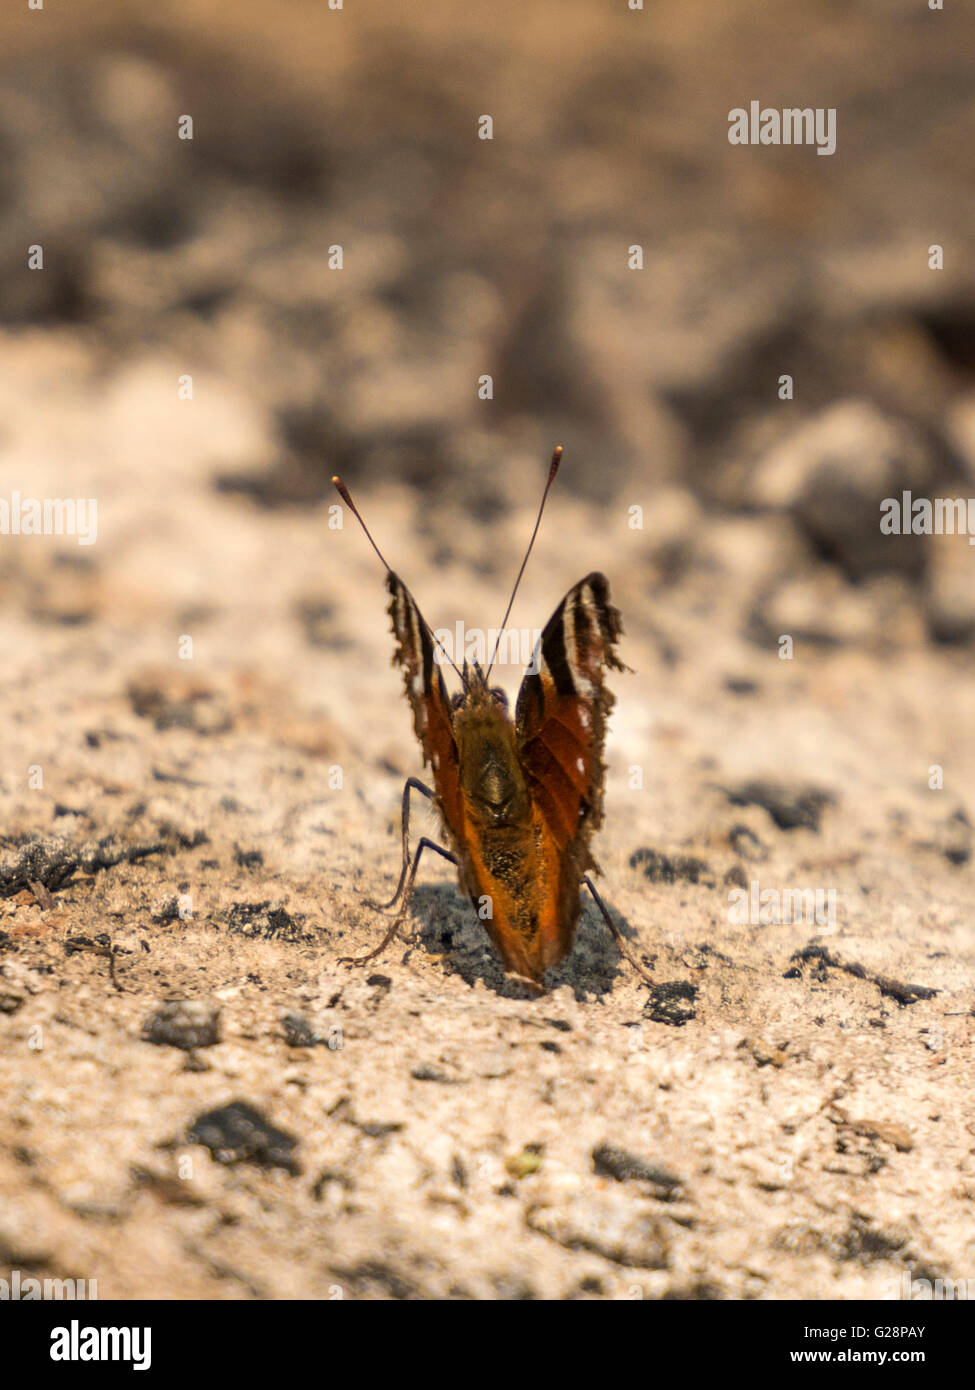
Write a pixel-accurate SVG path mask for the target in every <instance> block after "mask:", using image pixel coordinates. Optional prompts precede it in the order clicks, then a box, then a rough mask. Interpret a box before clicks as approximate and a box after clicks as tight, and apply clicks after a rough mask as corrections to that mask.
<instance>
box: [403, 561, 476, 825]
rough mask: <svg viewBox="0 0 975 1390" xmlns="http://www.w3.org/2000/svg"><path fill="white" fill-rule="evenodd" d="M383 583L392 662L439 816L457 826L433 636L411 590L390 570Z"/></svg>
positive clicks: (453, 766) (457, 802)
mask: <svg viewBox="0 0 975 1390" xmlns="http://www.w3.org/2000/svg"><path fill="white" fill-rule="evenodd" d="M386 588H387V589H388V590H389V593H390V600H389V608H388V610H387V611H388V613H389V616H390V618H391V619H392V623H393V636H394V637H395V638H396V651H395V653H394V655H393V665H394V666H398V667H399V668H400V670H401V671H402V672H403V683H404V685H405V686H406V698H407V699H408V700H409V703H410V709H411V710H412V711H413V728H414V730H415V732H416V736H417V739H418V740H419V743H420V747H421V748H422V749H423V761H424V763H425V764H426V763H428V764H429V765H430V767H431V768H432V769H433V780H434V783H435V785H436V789H437V795H438V797H439V799H440V805H441V808H442V810H443V814H444V817H445V819H446V821H447V824H448V826H450V827H456V826H459V825H460V824H461V823H462V817H463V813H462V806H461V789H460V776H459V765H458V758H457V743H456V740H455V738H454V729H453V719H452V717H451V709H450V698H449V696H448V694H447V687H446V685H445V684H444V679H443V675H442V674H441V671H440V667H439V666H438V665H437V663H436V661H434V646H433V638H432V637H431V636H430V632H429V629H428V628H427V625H426V623H425V622H424V621H423V617H422V615H421V613H420V610H419V608H417V606H416V601H415V600H414V598H413V595H412V594H411V593H410V591H409V589H408V588H407V587H406V585H405V584H404V583H403V581H402V580H401V579H400V578H399V576H398V575H396V574H393V572H392V571H390V572H389V574H388V575H387V578H386Z"/></svg>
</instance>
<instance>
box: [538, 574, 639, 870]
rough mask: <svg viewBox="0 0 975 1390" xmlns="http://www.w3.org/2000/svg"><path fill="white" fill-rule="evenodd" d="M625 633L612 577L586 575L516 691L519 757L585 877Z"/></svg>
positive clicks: (556, 836)
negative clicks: (611, 680) (609, 682)
mask: <svg viewBox="0 0 975 1390" xmlns="http://www.w3.org/2000/svg"><path fill="white" fill-rule="evenodd" d="M622 630H623V627H622V621H621V618H620V614H619V611H618V610H617V609H616V608H614V607H613V606H612V604H611V603H610V601H609V583H608V582H607V580H606V576H605V575H603V574H599V573H597V572H594V573H593V574H588V575H586V577H585V579H582V580H580V581H579V583H578V584H576V585H575V586H574V588H572V589H570V590H569V592H568V593H567V594H566V596H565V598H564V599H563V600H562V602H561V603H560V604H559V606H558V608H556V610H555V612H554V613H553V614H552V616H551V618H550V619H549V620H548V623H547V624H546V626H545V630H544V631H543V633H542V638H541V643H540V649H539V650H537V651H536V653H535V664H536V665H537V667H538V669H537V671H534V672H531V671H530V672H529V674H528V675H526V676H525V678H524V680H523V681H522V685H521V689H520V691H519V692H518V703H517V707H516V711H515V721H516V727H517V731H518V742H519V751H520V754H521V758H522V761H523V763H524V766H525V769H526V771H527V773H528V777H529V782H530V785H531V789H532V795H533V796H534V798H535V801H536V804H537V805H538V807H539V809H540V811H541V813H542V816H543V817H544V820H545V822H546V825H547V826H548V828H549V830H550V832H551V835H552V838H553V840H554V841H555V843H556V845H557V846H558V847H559V849H560V850H561V851H563V852H564V853H566V854H567V855H568V856H569V857H570V858H571V859H572V860H573V861H578V868H579V875H580V877H581V874H582V873H583V872H585V870H586V868H588V867H590V864H591V861H590V859H589V854H588V843H589V839H590V836H591V835H592V832H593V831H594V830H595V829H596V828H597V827H598V826H599V825H600V823H601V821H602V816H603V780H604V777H605V767H604V764H603V746H604V744H605V740H606V720H607V717H608V715H609V712H610V710H611V709H612V707H613V704H614V700H613V695H612V693H611V692H610V691H609V690H608V689H607V688H606V685H605V682H604V679H603V677H604V672H605V670H606V668H607V667H609V668H612V669H614V670H617V671H623V670H626V667H625V666H624V665H623V663H622V662H621V661H620V660H619V658H618V657H617V655H616V650H615V648H616V643H617V641H618V639H619V637H620V635H621V633H622Z"/></svg>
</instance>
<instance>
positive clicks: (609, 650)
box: [387, 573, 624, 984]
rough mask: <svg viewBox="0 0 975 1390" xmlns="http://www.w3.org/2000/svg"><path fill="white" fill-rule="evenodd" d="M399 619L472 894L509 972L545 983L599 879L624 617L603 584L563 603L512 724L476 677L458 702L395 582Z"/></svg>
mask: <svg viewBox="0 0 975 1390" xmlns="http://www.w3.org/2000/svg"><path fill="white" fill-rule="evenodd" d="M387 587H388V589H389V591H390V594H391V601H390V605H389V612H390V616H391V618H392V623H393V632H394V635H395V637H396V639H397V646H396V652H395V655H394V663H395V664H397V665H399V666H400V668H401V669H402V671H403V675H404V682H405V687H406V694H407V698H408V699H409V702H410V705H411V707H412V709H413V722H414V728H415V731H416V734H417V737H418V739H419V742H420V745H421V748H422V749H423V754H424V761H425V762H427V763H429V764H430V766H431V768H432V770H433V778H434V785H435V789H436V804H437V809H438V810H439V812H440V818H441V821H442V823H443V827H444V832H445V835H446V838H447V840H448V842H449V844H450V847H451V850H452V851H453V855H454V858H455V859H456V862H457V866H458V877H459V880H460V885H461V888H462V889H463V891H464V892H465V893H467V895H468V896H469V897H470V899H471V901H472V903H473V905H474V907H475V909H476V910H477V912H478V916H479V918H480V919H481V921H482V922H483V924H484V926H485V928H486V930H487V932H488V935H489V936H490V938H491V940H492V942H493V943H494V946H495V949H496V950H497V952H498V954H499V955H500V957H501V959H502V961H503V962H504V964H505V967H506V969H507V970H508V971H510V972H511V973H513V974H516V975H519V976H521V977H522V978H524V979H527V980H530V981H533V982H535V983H537V984H540V983H541V981H542V978H543V976H544V973H545V971H546V970H547V969H548V968H549V967H550V966H552V965H556V964H558V962H559V961H561V960H562V959H563V958H564V957H565V956H566V955H567V954H568V953H569V951H570V950H571V949H572V945H573V941H574V938H575V929H576V924H577V923H578V920H579V916H580V913H581V904H580V899H579V888H580V884H581V882H582V879H583V877H584V875H585V874H586V873H587V871H588V870H590V869H594V868H595V867H596V866H595V863H594V861H593V859H592V856H591V854H590V852H589V841H590V838H591V836H592V833H593V831H594V830H595V829H596V828H597V827H598V825H599V824H600V822H601V819H602V797H603V778H604V766H603V762H602V752H603V742H604V738H605V725H606V717H607V715H608V713H609V710H610V709H611V708H612V704H613V697H612V695H611V694H610V692H609V691H608V690H607V689H606V687H605V685H604V684H603V671H604V668H605V667H607V666H610V667H615V668H616V669H624V668H623V667H622V664H621V663H620V661H619V660H618V658H617V657H616V654H615V643H616V640H617V638H618V637H619V635H620V632H621V623H620V617H619V613H618V612H617V610H616V609H615V608H613V607H612V606H611V604H610V603H609V586H608V584H607V581H606V579H605V577H604V576H603V575H601V574H595V573H594V574H591V575H588V576H587V577H586V578H585V579H583V580H581V581H580V582H579V583H578V584H577V585H575V587H574V588H573V589H571V590H570V591H569V593H568V594H567V595H566V596H565V598H564V599H563V600H562V602H561V603H560V604H559V606H558V608H557V609H556V611H555V613H554V614H553V615H552V618H551V619H550V621H549V623H548V624H547V626H546V628H545V630H544V632H543V634H542V639H541V643H540V649H539V651H538V652H537V653H536V663H535V664H536V665H537V669H534V670H530V671H529V674H528V675H526V676H525V679H524V681H523V682H522V686H521V690H520V692H519V695H518V701H517V706H516V712H515V718H514V719H513V720H512V718H511V716H510V714H509V713H508V709H507V701H506V699H505V697H504V695H503V693H502V692H500V691H498V690H493V689H489V687H488V685H487V682H486V680H485V678H484V676H483V674H482V673H481V671H480V669H479V668H478V667H474V668H473V670H471V668H467V667H465V670H464V672H463V678H464V682H465V688H464V691H463V693H461V694H458V695H457V696H455V697H454V699H453V700H452V701H451V700H450V699H449V697H448V695H447V690H446V686H445V684H444V680H443V675H442V671H441V668H440V666H439V664H438V663H437V662H436V660H435V651H436V649H435V647H434V644H433V640H432V638H431V635H430V631H429V628H428V627H427V625H426V623H425V622H424V620H423V618H422V616H421V614H420V612H419V610H418V608H417V606H416V603H415V602H414V600H413V598H412V596H411V595H410V593H409V591H408V590H407V589H406V586H405V585H404V584H403V583H402V581H401V580H400V579H399V578H398V576H397V575H395V574H393V573H390V574H389V575H388V577H387Z"/></svg>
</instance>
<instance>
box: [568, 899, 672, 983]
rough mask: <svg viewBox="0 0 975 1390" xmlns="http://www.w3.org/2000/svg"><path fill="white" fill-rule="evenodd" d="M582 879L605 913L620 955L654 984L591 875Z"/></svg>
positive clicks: (604, 919) (648, 981)
mask: <svg viewBox="0 0 975 1390" xmlns="http://www.w3.org/2000/svg"><path fill="white" fill-rule="evenodd" d="M582 881H583V883H584V884H585V885H586V887H587V888H588V889H589V891H590V893H591V894H592V896H593V901H594V902H595V904H596V906H597V907H598V908H599V910H600V912H601V913H602V914H603V921H604V922H605V923H606V925H607V927H609V929H610V931H611V932H612V934H613V940H614V941H615V942H616V945H617V947H618V949H619V953H620V955H621V956H624V957H625V958H626V959H627V960H628V961H629V962H630V964H631V965H632V966H633V969H634V970H635V971H636V973H637V974H638V975H639V976H641V977H642V979H644V980H646V981H647V983H648V984H651V985H652V984H654V983H655V981H654V978H653V976H652V975H649V974H648V973H647V971H646V970H644V968H643V966H642V965H641V964H640V962H639V961H638V960H637V959H636V957H635V956H634V955H633V953H632V952H631V950H630V948H629V945H628V944H627V941H626V938H625V937H624V936H623V934H622V933H621V931H620V929H619V927H618V926H617V925H616V923H615V922H614V921H613V919H612V917H610V915H609V908H608V907H607V906H606V904H605V903H604V902H603V900H602V898H601V897H600V896H599V894H598V893H597V892H596V885H595V884H594V883H593V881H592V879H591V878H590V877H589V875H588V874H586V875H585V876H584V877H583V880H582Z"/></svg>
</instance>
